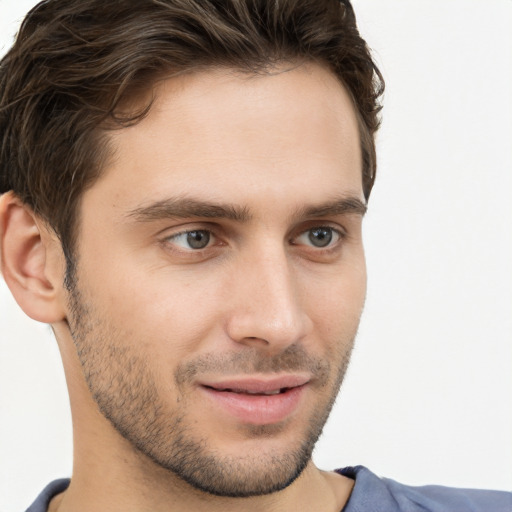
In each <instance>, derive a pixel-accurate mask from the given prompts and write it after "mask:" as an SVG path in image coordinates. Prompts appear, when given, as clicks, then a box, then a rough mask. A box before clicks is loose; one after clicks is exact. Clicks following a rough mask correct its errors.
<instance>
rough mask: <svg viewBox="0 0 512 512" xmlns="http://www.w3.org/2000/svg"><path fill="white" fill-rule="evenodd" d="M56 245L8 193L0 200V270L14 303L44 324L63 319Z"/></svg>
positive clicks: (34, 219) (37, 222) (56, 242)
mask: <svg viewBox="0 0 512 512" xmlns="http://www.w3.org/2000/svg"><path fill="white" fill-rule="evenodd" d="M59 247H60V244H59V243H58V241H57V240H56V237H52V236H51V235H50V234H49V233H48V230H46V228H44V227H43V225H42V222H41V221H40V219H38V218H37V217H36V215H35V214H34V213H33V212H32V210H31V209H30V208H29V207H28V206H26V205H24V204H23V203H22V202H21V201H20V200H19V199H18V198H17V197H16V196H15V195H14V194H13V193H12V192H8V193H6V194H4V195H3V196H1V197H0V269H1V272H2V275H3V278H4V279H5V282H6V283H7V286H8V287H9V289H10V290H11V293H12V294H13V296H14V298H15V300H16V302H17V303H18V304H19V305H20V307H21V308H22V309H23V311H25V313H26V314H27V315H28V316H30V317H31V318H33V319H34V320H37V321H39V322H44V323H50V324H51V323H56V322H59V321H61V320H63V319H64V317H65V311H64V308H63V293H62V284H61V283H62V282H63V281H62V275H61V273H62V271H61V267H62V265H61V263H60V262H59V261H58V260H59V259H60V258H59V257H58V256H57V254H56V253H57V249H58V248H59Z"/></svg>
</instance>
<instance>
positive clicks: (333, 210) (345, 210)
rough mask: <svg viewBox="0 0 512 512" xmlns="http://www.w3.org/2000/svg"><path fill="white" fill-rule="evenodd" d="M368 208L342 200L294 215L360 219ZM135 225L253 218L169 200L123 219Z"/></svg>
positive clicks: (240, 211) (235, 209)
mask: <svg viewBox="0 0 512 512" xmlns="http://www.w3.org/2000/svg"><path fill="white" fill-rule="evenodd" d="M366 210H367V206H366V204H365V203H364V202H363V201H361V200H360V199H359V198H357V197H342V198H339V199H334V200H332V201H329V202H327V203H322V204H320V205H312V206H303V207H300V208H298V209H297V210H296V211H295V214H294V217H295V218H304V217H309V218H311V217H313V218H318V217H326V216H332V215H347V214H357V215H361V216H363V215H364V214H365V213H366ZM126 216H127V217H129V218H133V219H135V220H136V221H137V222H151V221H156V220H162V219H190V218H205V219H228V220H233V221H237V222H247V221H249V220H251V218H252V215H251V213H250V212H249V209H248V208H247V207H245V206H239V205H234V204H223V203H214V202H208V201H201V200H197V199H192V198H179V197H177V198H168V199H163V200H161V201H157V202H155V203H152V204H149V205H147V206H140V207H138V208H135V209H133V210H131V211H129V212H128V213H127V215H126Z"/></svg>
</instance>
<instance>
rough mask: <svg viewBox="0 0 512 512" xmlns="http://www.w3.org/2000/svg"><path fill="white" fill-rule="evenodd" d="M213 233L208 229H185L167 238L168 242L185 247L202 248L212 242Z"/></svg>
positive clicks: (189, 248)
mask: <svg viewBox="0 0 512 512" xmlns="http://www.w3.org/2000/svg"><path fill="white" fill-rule="evenodd" d="M211 238H212V233H211V232H210V231H208V230H206V229H194V230H192V231H183V232H182V233H177V234H176V235H173V236H170V237H169V238H167V240H166V241H167V242H168V243H172V244H175V245H177V246H179V247H181V248H183V249H188V250H191V249H192V250H200V249H205V248H206V247H208V245H209V244H210V240H211Z"/></svg>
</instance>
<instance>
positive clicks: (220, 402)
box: [201, 386, 305, 425]
mask: <svg viewBox="0 0 512 512" xmlns="http://www.w3.org/2000/svg"><path fill="white" fill-rule="evenodd" d="M304 388H305V386H298V387H295V388H291V389H288V390H287V391H285V392H284V393H279V394H277V395H249V394H244V393H233V392H231V391H216V390H215V389H212V388H207V387H204V386H203V387H202V388H201V389H202V390H203V391H204V392H205V393H206V395H207V396H208V397H209V398H210V399H211V400H212V401H213V402H214V403H215V404H216V405H217V406H220V407H221V408H222V409H223V410H225V411H226V412H227V413H228V414H230V415H231V416H234V417H235V418H237V419H238V420H240V421H242V422H244V423H250V424H252V425H271V424H274V423H279V422H281V421H284V420H285V419H287V418H288V417H289V416H290V415H292V414H293V412H294V411H295V410H296V409H297V408H298V406H299V402H300V399H301V397H302V394H303V392H304Z"/></svg>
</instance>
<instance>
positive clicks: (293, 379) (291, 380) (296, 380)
mask: <svg viewBox="0 0 512 512" xmlns="http://www.w3.org/2000/svg"><path fill="white" fill-rule="evenodd" d="M309 381H310V377H309V376H307V375H300V374H295V375H290V374H287V375H280V376H275V377H268V376H261V377H256V376H250V377H249V376H247V377H232V378H231V377H230V378H227V379H221V380H215V379H212V380H205V381H202V382H200V385H201V386H205V387H209V388H213V389H216V390H217V391H237V392H239V393H240V392H242V393H243V392H247V393H268V392H271V391H277V390H281V389H289V388H296V387H299V386H303V385H304V384H307V383H308V382H309Z"/></svg>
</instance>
